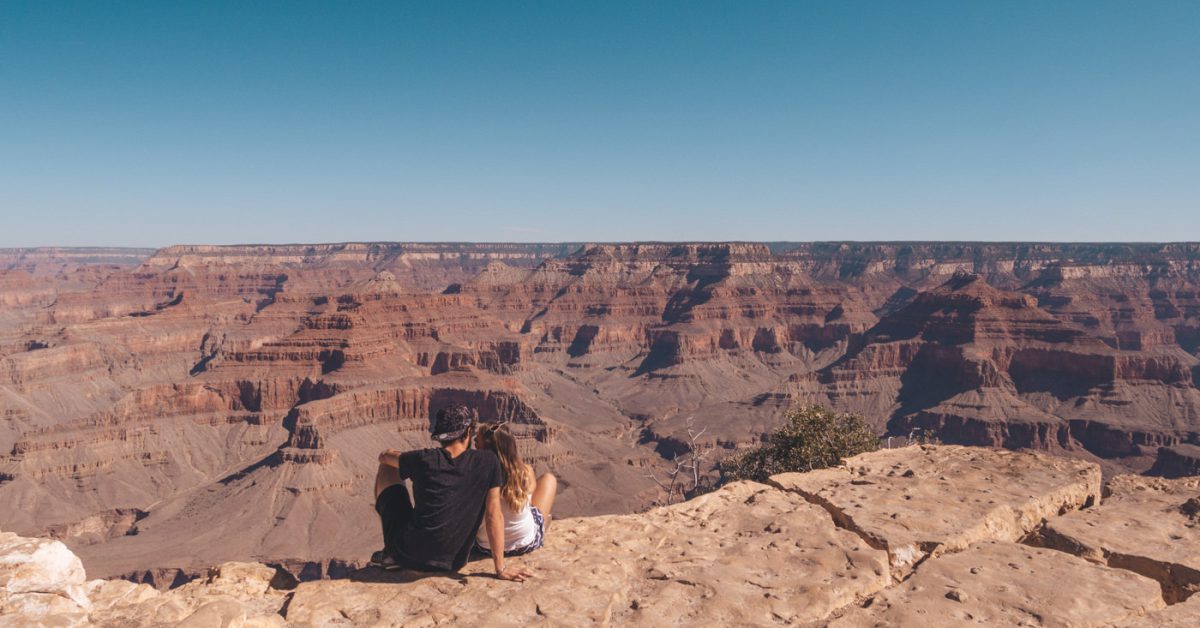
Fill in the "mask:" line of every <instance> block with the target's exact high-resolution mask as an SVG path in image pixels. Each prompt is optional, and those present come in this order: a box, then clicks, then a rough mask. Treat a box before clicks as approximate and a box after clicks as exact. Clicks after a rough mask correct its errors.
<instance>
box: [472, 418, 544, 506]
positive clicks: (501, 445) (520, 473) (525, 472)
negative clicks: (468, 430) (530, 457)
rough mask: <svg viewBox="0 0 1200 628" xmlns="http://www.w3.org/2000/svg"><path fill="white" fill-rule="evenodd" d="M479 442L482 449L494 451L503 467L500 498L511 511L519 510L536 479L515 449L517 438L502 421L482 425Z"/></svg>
mask: <svg viewBox="0 0 1200 628" xmlns="http://www.w3.org/2000/svg"><path fill="white" fill-rule="evenodd" d="M479 439H480V444H481V446H482V448H483V449H488V450H491V451H494V452H496V457H497V458H499V459H500V466H501V467H503V468H504V475H505V479H504V486H502V487H500V499H501V500H502V501H503V502H504V505H505V506H507V507H508V509H509V510H510V511H512V512H520V511H521V509H522V508H524V507H525V502H527V501H529V495H530V494H532V493H533V487H534V486H535V485H536V483H537V480H536V479H535V478H534V477H533V470H532V469H530V468H529V465H527V464H525V463H524V462H522V461H521V454H520V452H518V451H517V439H516V438H514V437H513V435H512V434H511V433H510V432H509V431H508V428H507V427H506V426H505V424H504V423H499V424H492V425H487V424H485V425H482V426H480V430H479Z"/></svg>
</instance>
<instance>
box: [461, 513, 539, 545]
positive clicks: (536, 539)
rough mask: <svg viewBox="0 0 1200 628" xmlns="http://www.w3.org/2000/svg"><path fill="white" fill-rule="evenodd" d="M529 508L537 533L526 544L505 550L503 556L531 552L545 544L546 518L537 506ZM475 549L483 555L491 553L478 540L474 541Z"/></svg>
mask: <svg viewBox="0 0 1200 628" xmlns="http://www.w3.org/2000/svg"><path fill="white" fill-rule="evenodd" d="M529 510H530V511H531V514H533V522H534V523H535V524H537V534H536V535H535V536H534V537H533V540H532V541H530V542H529V544H528V545H524V546H522V547H518V548H515V549H510V550H508V551H507V552H504V555H505V556H520V555H522V554H528V553H529V552H532V551H533V550H535V549H538V548H539V547H541V546H542V545H544V544H545V540H546V518H545V517H543V516H542V511H540V510H538V508H537V506H530V507H529ZM475 549H476V551H478V552H479V553H481V554H483V555H485V556H491V555H492V552H491V551H489V550H487V549H485V548H484V547H483V546H481V545H480V544H479V542H478V541H476V542H475Z"/></svg>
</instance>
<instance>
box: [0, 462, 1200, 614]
mask: <svg viewBox="0 0 1200 628" xmlns="http://www.w3.org/2000/svg"><path fill="white" fill-rule="evenodd" d="M1198 503H1200V488H1197V485H1196V482H1195V481H1194V480H1145V479H1142V478H1135V477H1128V476H1123V477H1121V478H1117V479H1115V480H1114V481H1112V482H1111V483H1110V486H1109V491H1108V492H1107V496H1106V497H1102V496H1101V487H1100V477H1099V468H1098V467H1097V466H1096V465H1094V464H1090V463H1086V462H1081V461H1070V460H1064V459H1055V458H1049V457H1046V456H1042V455H1034V454H1022V453H1012V452H1007V451H996V450H988V449H975V448H962V447H949V446H947V447H931V446H923V447H905V448H899V449H893V450H885V451H879V452H875V453H871V454H864V455H861V456H858V457H855V458H852V459H849V460H847V461H845V463H844V464H843V466H841V467H838V468H833V469H828V470H822V471H817V472H813V473H807V474H784V475H780V476H777V477H775V478H773V479H772V483H771V485H763V484H753V483H735V484H731V485H729V486H726V487H723V488H721V489H719V490H717V491H716V492H713V493H711V494H708V495H704V496H702V497H699V498H696V499H694V500H691V501H688V502H685V503H682V504H677V505H674V506H669V507H664V508H658V509H654V510H651V511H649V512H646V513H644V514H638V515H618V516H601V517H591V518H581V519H562V520H557V521H555V522H554V524H553V525H552V526H551V528H550V532H549V535H548V537H547V539H548V540H547V545H546V547H545V548H543V549H541V550H539V551H537V552H535V553H533V554H531V555H529V556H527V557H523V558H519V559H514V560H518V561H520V562H522V563H524V564H525V565H527V566H529V567H531V568H532V569H534V570H535V571H536V572H537V574H538V577H537V578H536V579H534V580H532V581H530V582H527V583H524V584H516V583H508V582H502V581H498V580H495V579H493V578H492V577H491V576H490V572H489V569H490V561H488V560H476V561H474V562H472V563H470V564H469V565H468V566H467V568H466V569H465V570H464V571H463V573H462V574H459V575H450V574H418V573H414V572H395V573H388V572H382V571H378V570H373V569H364V570H359V571H354V572H351V573H349V574H347V575H346V576H345V577H339V578H335V579H324V580H310V581H304V582H298V581H297V580H296V579H295V578H294V577H292V576H291V575H290V574H289V573H287V572H286V571H285V570H284V569H282V568H280V567H273V566H267V565H263V564H255V563H226V564H222V565H220V566H217V567H214V568H212V569H210V570H208V572H207V574H205V575H204V576H203V577H201V578H199V579H196V580H194V581H192V582H190V583H187V584H184V585H183V586H180V587H177V588H174V589H172V590H170V591H167V592H160V591H158V590H156V589H154V588H152V587H150V586H149V585H145V584H141V585H138V584H133V583H130V582H126V581H122V580H108V581H106V580H93V581H88V580H87V579H86V577H85V575H84V571H83V568H82V566H81V564H80V561H79V560H78V558H76V557H75V556H74V555H72V554H71V553H70V552H69V551H68V550H67V549H66V548H65V547H64V546H63V545H62V544H61V543H59V542H57V541H51V540H45V539H29V538H21V537H17V536H16V535H13V534H0V617H3V619H0V624H9V625H21V626H51V625H53V626H85V625H101V626H117V625H126V626H157V625H184V626H287V625H290V626H336V625H345V626H351V625H363V626H389V625H396V626H399V625H405V626H409V625H483V624H487V625H528V624H531V623H542V624H551V625H581V624H600V625H614V624H615V625H624V624H629V625H646V626H663V625H700V624H706V625H773V624H782V625H806V626H896V625H966V624H977V625H1030V626H1128V625H1147V626H1150V625H1178V626H1184V625H1195V623H1196V622H1197V621H1200V605H1198V602H1200V596H1196V595H1194V593H1195V592H1196V591H1197V590H1198V589H1200V571H1198V569H1200V558H1198V556H1197V554H1196V552H1195V548H1197V547H1200V527H1197V516H1198V515H1197V513H1198V507H1197V505H1196V504H1198ZM368 523H370V522H364V525H365V524H368ZM1131 531H1136V532H1131ZM233 533H234V532H233V531H232V530H229V531H227V534H233Z"/></svg>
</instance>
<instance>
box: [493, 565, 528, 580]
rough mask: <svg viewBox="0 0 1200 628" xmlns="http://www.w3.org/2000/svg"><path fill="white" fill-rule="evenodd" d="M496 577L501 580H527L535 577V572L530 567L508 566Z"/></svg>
mask: <svg viewBox="0 0 1200 628" xmlns="http://www.w3.org/2000/svg"><path fill="white" fill-rule="evenodd" d="M496 577H497V578H499V579H501V580H509V581H512V582H525V581H526V580H528V579H530V578H532V577H533V572H532V571H530V569H529V568H528V567H518V566H516V565H513V566H512V567H506V568H505V569H504V570H503V571H501V572H499V573H497V574H496Z"/></svg>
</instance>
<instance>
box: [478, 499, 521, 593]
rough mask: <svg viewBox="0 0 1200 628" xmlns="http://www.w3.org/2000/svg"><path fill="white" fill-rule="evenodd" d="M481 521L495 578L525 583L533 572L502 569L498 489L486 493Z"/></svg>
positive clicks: (516, 568)
mask: <svg viewBox="0 0 1200 628" xmlns="http://www.w3.org/2000/svg"><path fill="white" fill-rule="evenodd" d="M483 519H484V521H485V522H486V523H485V525H486V526H487V537H488V545H490V546H491V547H492V562H493V563H494V564H495V566H496V577H497V578H499V579H501V580H512V581H514V582H525V580H527V579H529V578H531V577H532V576H533V572H532V571H530V570H529V569H527V568H525V567H509V568H507V569H505V567H504V512H503V511H501V510H500V488H499V487H492V488H490V489H488V493H487V507H486V508H485V509H484V515H483Z"/></svg>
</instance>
